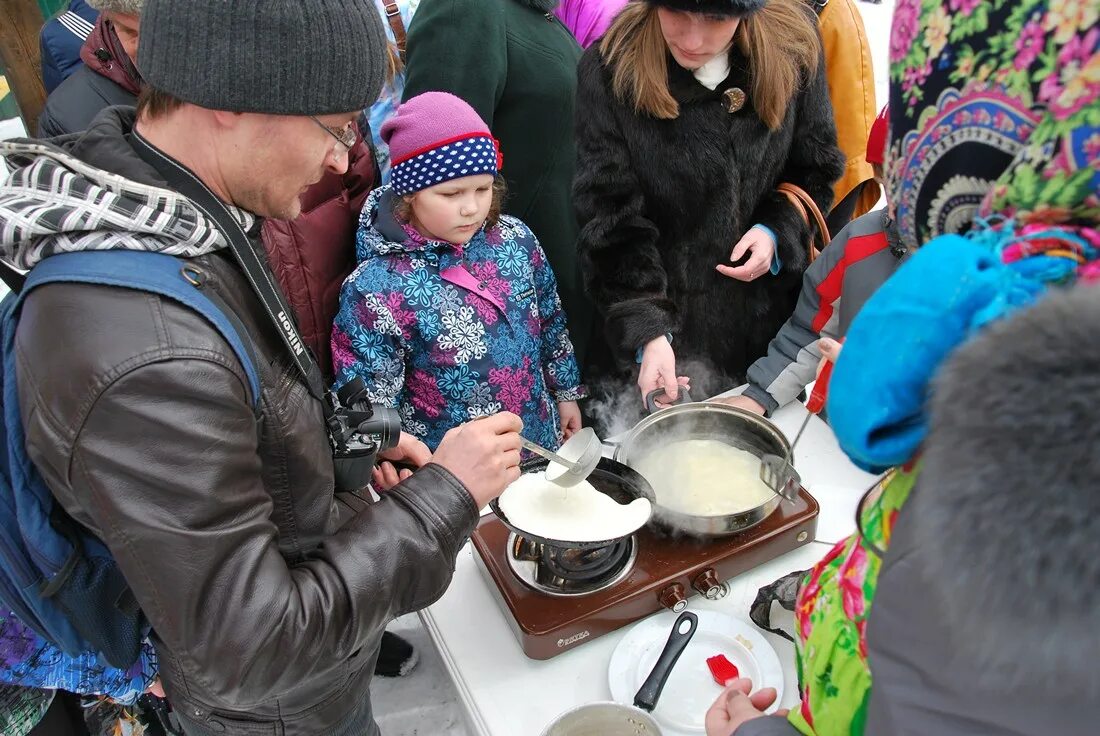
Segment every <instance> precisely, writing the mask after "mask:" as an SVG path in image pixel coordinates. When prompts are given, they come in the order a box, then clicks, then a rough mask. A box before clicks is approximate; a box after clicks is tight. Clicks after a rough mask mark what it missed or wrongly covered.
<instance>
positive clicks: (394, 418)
mask: <svg viewBox="0 0 1100 736" xmlns="http://www.w3.org/2000/svg"><path fill="white" fill-rule="evenodd" d="M326 400H327V401H328V404H329V409H330V411H329V416H328V435H329V443H330V444H331V445H332V464H333V469H334V471H335V477H336V490H337V491H358V490H360V489H361V488H365V487H366V486H367V484H368V483H370V478H371V471H372V470H373V469H374V463H375V459H376V458H377V457H378V453H380V452H384V451H385V450H390V449H393V448H394V447H396V446H397V441H398V440H399V439H400V437H401V417H400V416H398V414H397V412H396V411H394V410H393V409H390V408H387V407H375V406H373V405H372V404H371V401H370V398H369V397H368V396H367V386H366V384H364V383H363V379H362V378H353V379H352V380H350V381H348V382H347V383H346V384H344V385H343V386H341V387H340V389H339V390H337V391H329V392H328V394H327V396H326Z"/></svg>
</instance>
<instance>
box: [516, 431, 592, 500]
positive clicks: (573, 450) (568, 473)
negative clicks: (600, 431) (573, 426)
mask: <svg viewBox="0 0 1100 736" xmlns="http://www.w3.org/2000/svg"><path fill="white" fill-rule="evenodd" d="M520 440H521V441H522V443H523V448H524V449H525V450H528V451H530V452H533V453H535V454H536V455H538V456H539V457H544V458H546V459H547V460H549V461H550V464H549V465H547V466H546V479H547V480H548V481H550V482H551V483H554V484H556V485H559V486H563V487H566V488H567V487H569V486H575V485H577V484H578V483H580V482H581V481H583V480H584V479H585V478H587V477H588V476H590V475H592V471H593V470H595V469H596V466H597V465H598V464H599V462H600V458H601V457H603V443H601V442H600V438H599V437H597V436H596V432H595V431H594V430H593V429H592V428H591V427H585V428H584V429H582V430H580V431H578V432H577V433H576V434H574V435H573V436H572V437H570V438H569V439H567V440H566V441H565V444H563V445H562V446H561V448H560V449H559V450H558V451H557V452H551V451H550V450H547V449H546V448H545V447H543V446H542V445H536V444H535V443H534V442H531V441H530V440H528V439H525V438H523V437H521V438H520Z"/></svg>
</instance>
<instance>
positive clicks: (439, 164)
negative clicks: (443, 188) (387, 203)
mask: <svg viewBox="0 0 1100 736" xmlns="http://www.w3.org/2000/svg"><path fill="white" fill-rule="evenodd" d="M382 140H384V141H385V142H386V144H387V145H388V146H389V147H390V162H391V168H390V182H391V183H392V185H393V191H394V192H395V193H397V194H412V193H413V192H419V191H420V190H421V189H427V188H428V187H431V186H435V185H436V184H440V183H442V182H445V181H450V180H451V179H459V178H461V177H464V176H474V175H475V174H493V175H494V176H495V175H496V173H497V171H498V170H499V169H500V166H501V163H502V161H503V159H502V157H501V155H500V146H499V144H498V143H497V140H496V139H495V138H493V134H492V133H490V132H489V126H488V125H486V124H485V121H483V120H482V119H481V118H480V117H479V116H478V114H477V112H475V111H474V108H472V107H470V105H469V104H467V103H466V102H465V101H464V100H462V99H461V98H459V97H455V96H454V95H452V94H449V93H447V92H425V93H423V94H420V95H417V96H416V97H413V98H412V99H411V100H409V101H408V102H406V103H405V104H403V105H401V106H400V107H398V108H397V114H396V115H394V116H393V117H392V118H390V119H389V120H387V121H386V124H385V125H383V126H382Z"/></svg>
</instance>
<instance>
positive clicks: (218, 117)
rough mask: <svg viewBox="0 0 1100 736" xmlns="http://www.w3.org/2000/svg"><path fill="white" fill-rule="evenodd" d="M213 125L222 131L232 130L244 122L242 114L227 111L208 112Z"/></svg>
mask: <svg viewBox="0 0 1100 736" xmlns="http://www.w3.org/2000/svg"><path fill="white" fill-rule="evenodd" d="M210 113H211V115H212V117H213V120H214V124H215V125H216V126H218V127H219V128H221V129H223V130H234V129H236V128H238V127H240V125H241V123H242V122H243V120H244V113H240V112H229V111H227V110H211V111H210Z"/></svg>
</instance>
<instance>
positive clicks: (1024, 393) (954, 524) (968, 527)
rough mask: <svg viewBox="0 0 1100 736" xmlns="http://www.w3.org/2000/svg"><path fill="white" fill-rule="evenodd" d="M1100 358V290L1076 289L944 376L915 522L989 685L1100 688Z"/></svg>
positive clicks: (963, 356) (951, 620) (1008, 323)
mask: <svg viewBox="0 0 1100 736" xmlns="http://www.w3.org/2000/svg"><path fill="white" fill-rule="evenodd" d="M1098 366H1100V288H1097V287H1096V286H1077V287H1075V288H1073V289H1071V290H1068V291H1065V292H1055V293H1051V294H1050V295H1048V296H1046V297H1045V298H1044V299H1043V300H1042V301H1041V302H1040V303H1039V304H1037V305H1036V306H1034V307H1032V308H1031V309H1028V310H1027V311H1024V312H1021V313H1020V314H1017V315H1015V316H1014V317H1012V318H1010V319H1008V320H1005V321H1004V322H1001V323H999V324H996V325H994V326H992V327H991V328H990V329H988V330H987V331H986V332H984V333H983V334H981V335H979V336H978V337H976V338H975V339H973V340H971V341H970V342H969V343H967V344H966V345H964V346H963V347H961V348H959V350H958V352H957V353H956V354H955V355H954V356H953V357H952V358H951V360H950V361H949V362H948V363H947V364H946V365H945V366H944V368H943V369H942V371H941V373H940V375H939V376H938V377H937V379H936V384H935V389H934V391H933V397H932V406H931V426H930V431H929V434H928V439H927V442H926V445H925V453H924V467H923V469H922V471H921V475H920V481H919V483H918V486H919V488H918V493H917V494H916V495H917V498H914V499H911V500H913V501H917V503H916V504H915V506H914V509H913V511H914V513H915V516H914V519H915V526H914V528H915V529H916V531H917V534H918V537H919V543H920V544H921V545H922V546H925V547H926V549H927V550H929V554H928V566H927V569H926V570H924V571H923V574H924V575H926V576H927V579H928V580H934V581H936V587H937V588H938V589H939V591H940V592H941V593H942V597H943V601H944V603H943V610H942V617H943V620H942V622H941V624H942V627H943V630H944V631H950V632H952V635H953V639H954V641H955V642H956V645H957V647H958V651H959V654H960V656H963V657H966V658H968V659H971V660H972V661H976V662H979V663H981V664H982V665H983V667H982V671H983V672H985V673H988V677H989V679H990V682H988V683H984V684H985V685H987V686H990V687H1004V688H1006V689H1009V690H1011V688H1013V687H1019V686H1026V687H1028V688H1029V689H1030V690H1034V686H1038V685H1039V683H1043V686H1044V687H1046V686H1047V685H1046V683H1055V685H1052V686H1056V688H1057V690H1058V695H1059V697H1063V698H1069V697H1071V696H1072V697H1074V698H1078V697H1080V698H1095V697H1098V696H1100V669H1098V668H1097V661H1098V660H1100V637H1098V636H1097V620H1098V619H1097V616H1098V612H1100V401H1098V398H1100V369H1098ZM909 511H910V509H909V505H908V504H906V507H905V509H904V510H903V511H902V513H909Z"/></svg>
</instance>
